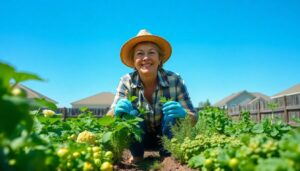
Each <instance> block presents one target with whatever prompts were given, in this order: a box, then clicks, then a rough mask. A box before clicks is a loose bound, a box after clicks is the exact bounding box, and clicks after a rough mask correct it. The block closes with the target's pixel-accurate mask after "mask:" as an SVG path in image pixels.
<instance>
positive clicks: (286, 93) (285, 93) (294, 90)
mask: <svg viewBox="0 0 300 171" xmlns="http://www.w3.org/2000/svg"><path fill="white" fill-rule="evenodd" d="M294 94H300V83H299V84H296V85H294V86H293V87H290V88H288V89H286V90H283V91H282V92H280V93H277V94H275V95H273V96H272V97H271V98H272V99H273V98H278V97H282V96H289V95H294Z"/></svg>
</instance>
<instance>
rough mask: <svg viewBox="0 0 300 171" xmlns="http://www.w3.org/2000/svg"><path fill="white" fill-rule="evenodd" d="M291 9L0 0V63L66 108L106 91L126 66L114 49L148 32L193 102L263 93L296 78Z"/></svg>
mask: <svg viewBox="0 0 300 171" xmlns="http://www.w3.org/2000/svg"><path fill="white" fill-rule="evenodd" d="M299 8H300V1H298V0H226V1H225V0H219V1H216V0H210V1H207V0H206V1H204V0H194V1H192V0H184V1H183V0H182V1H179V0H151V1H137V0H89V1H83V0H63V1H62V0H36V1H33V0H26V1H23V0H18V1H17V0H0V61H1V62H5V63H8V64H10V65H12V66H14V67H15V68H16V69H17V70H18V71H26V72H30V73H35V74H38V75H39V76H40V77H42V78H44V79H45V81H44V82H38V81H28V82H24V85H25V86H27V87H29V88H31V89H33V90H35V91H37V92H39V93H41V94H44V95H46V96H48V97H50V98H51V99H54V100H56V101H57V102H59V106H61V107H62V106H65V107H70V106H71V105H70V103H72V102H74V101H77V100H80V99H83V98H86V97H89V96H92V95H95V94H97V93H100V92H112V93H115V91H116V88H117V85H118V83H119V81H120V78H121V77H122V76H123V75H125V74H126V73H129V72H132V71H133V70H132V69H131V68H128V67H126V66H125V65H124V64H123V63H122V62H121V60H120V48H121V46H122V45H123V44H124V43H125V42H126V41H127V40H129V39H130V38H132V37H134V36H135V35H136V34H137V33H138V31H139V30H140V29H147V30H148V31H149V32H151V33H152V34H154V35H158V36H161V37H163V38H165V39H166V40H168V41H169V42H170V43H171V45H172V48H173V53H172V56H171V58H170V59H169V60H168V61H167V62H166V63H165V64H164V69H166V70H171V71H173V72H176V73H179V74H180V75H181V76H182V78H183V79H184V81H185V84H186V86H187V89H188V91H189V94H190V97H191V100H192V102H193V104H194V106H195V107H196V106H198V104H199V102H203V101H206V100H207V99H208V100H209V101H210V102H211V103H212V104H214V103H216V102H217V101H219V100H221V99H223V98H225V97H226V96H228V95H230V94H232V93H235V92H239V91H242V90H247V91H249V92H260V93H263V94H266V95H268V96H272V95H274V94H277V93H279V92H281V91H283V90H285V89H287V88H289V87H292V86H294V85H296V84H299V83H300V74H299V67H300V19H299V18H300V10H299ZM0 72H1V71H0ZM297 73H298V74H297Z"/></svg>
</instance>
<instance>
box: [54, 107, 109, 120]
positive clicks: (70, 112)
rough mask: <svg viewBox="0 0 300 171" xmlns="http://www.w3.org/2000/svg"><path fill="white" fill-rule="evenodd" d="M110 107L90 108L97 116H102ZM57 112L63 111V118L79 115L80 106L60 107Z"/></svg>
mask: <svg viewBox="0 0 300 171" xmlns="http://www.w3.org/2000/svg"><path fill="white" fill-rule="evenodd" d="M108 110H109V108H102V109H98V108H89V111H90V112H92V113H93V114H94V115H95V116H96V117H102V116H104V115H105V114H106V113H107V112H108ZM56 113H61V114H62V117H63V119H64V120H65V119H66V118H74V117H77V116H78V115H79V114H80V113H82V112H81V111H80V109H78V108H58V109H57V111H56Z"/></svg>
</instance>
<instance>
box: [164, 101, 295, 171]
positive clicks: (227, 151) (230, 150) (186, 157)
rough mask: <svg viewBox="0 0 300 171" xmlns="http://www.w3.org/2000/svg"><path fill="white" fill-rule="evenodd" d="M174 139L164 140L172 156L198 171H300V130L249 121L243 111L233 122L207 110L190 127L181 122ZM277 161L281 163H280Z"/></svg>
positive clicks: (274, 123) (226, 117) (278, 123)
mask: <svg viewBox="0 0 300 171" xmlns="http://www.w3.org/2000/svg"><path fill="white" fill-rule="evenodd" d="M172 132H173V134H174V137H173V138H172V139H171V140H169V139H167V138H166V137H164V139H163V142H164V143H163V144H164V147H165V148H166V149H167V150H169V151H170V152H171V153H172V156H173V157H175V158H176V159H178V160H179V161H180V162H182V163H188V166H189V167H192V168H196V169H199V170H243V171H244V170H245V171H252V170H300V168H299V164H298V163H299V161H300V146H299V141H300V138H299V137H300V136H299V135H300V129H299V128H298V129H294V130H293V129H292V128H291V127H290V126H289V125H287V124H284V123H283V122H282V121H281V120H276V122H272V120H271V119H270V118H265V119H264V120H263V121H262V122H261V123H255V122H253V121H252V120H251V117H250V113H249V112H247V111H244V112H243V113H242V114H241V118H240V119H239V120H235V121H233V120H232V119H231V118H230V117H228V116H227V114H226V113H225V111H223V110H221V109H218V108H211V107H207V108H204V109H203V110H202V111H200V112H199V120H198V122H197V123H196V125H195V126H194V127H193V126H191V125H190V124H189V123H188V122H186V123H185V122H181V123H180V124H179V125H175V126H173V128H172ZM279 161H280V162H279Z"/></svg>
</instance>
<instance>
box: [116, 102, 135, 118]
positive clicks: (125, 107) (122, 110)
mask: <svg viewBox="0 0 300 171" xmlns="http://www.w3.org/2000/svg"><path fill="white" fill-rule="evenodd" d="M114 114H115V116H121V115H122V114H129V115H132V116H137V115H138V111H137V110H135V109H133V107H132V103H131V102H130V101H129V100H127V99H120V100H119V101H118V102H117V104H116V106H115V109H114Z"/></svg>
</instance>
